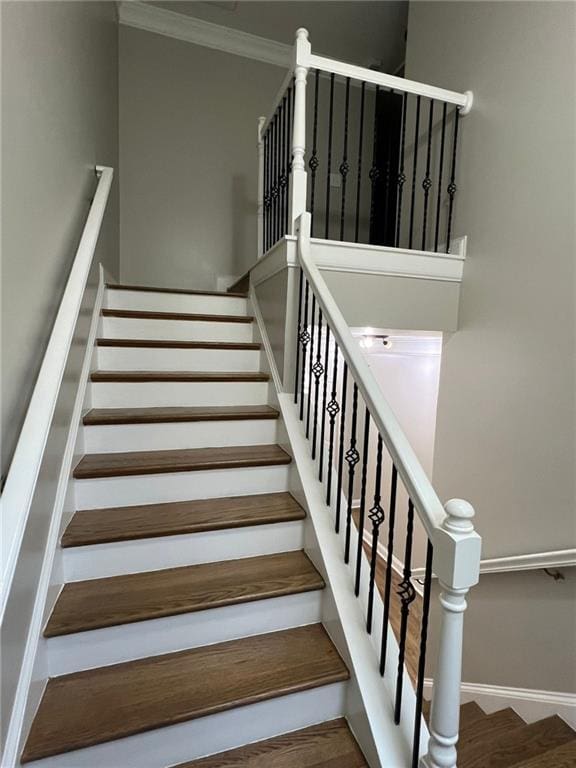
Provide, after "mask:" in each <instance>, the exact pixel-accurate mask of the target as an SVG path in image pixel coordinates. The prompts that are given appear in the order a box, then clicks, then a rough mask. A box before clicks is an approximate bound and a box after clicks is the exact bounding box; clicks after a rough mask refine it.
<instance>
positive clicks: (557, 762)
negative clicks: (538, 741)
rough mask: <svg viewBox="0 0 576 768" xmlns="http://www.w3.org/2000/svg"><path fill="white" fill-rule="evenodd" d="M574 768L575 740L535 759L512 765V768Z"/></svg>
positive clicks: (575, 758)
mask: <svg viewBox="0 0 576 768" xmlns="http://www.w3.org/2000/svg"><path fill="white" fill-rule="evenodd" d="M574 766H576V739H575V740H573V741H569V742H568V743H567V744H563V745H562V746H561V747H556V749H550V750H548V751H547V752H544V753H543V754H542V755H538V756H537V757H531V758H530V759H529V760H524V761H522V762H521V763H514V768H574Z"/></svg>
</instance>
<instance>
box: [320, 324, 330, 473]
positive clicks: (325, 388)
mask: <svg viewBox="0 0 576 768" xmlns="http://www.w3.org/2000/svg"><path fill="white" fill-rule="evenodd" d="M329 350H330V326H329V325H328V323H326V346H325V348H324V385H323V391H322V429H321V430H320V462H319V463H320V467H319V469H318V480H320V482H322V476H323V472H324V436H325V434H326V400H327V397H328V352H329Z"/></svg>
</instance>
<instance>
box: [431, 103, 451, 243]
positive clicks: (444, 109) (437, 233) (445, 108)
mask: <svg viewBox="0 0 576 768" xmlns="http://www.w3.org/2000/svg"><path fill="white" fill-rule="evenodd" d="M447 111H448V104H446V103H444V105H443V107H442V136H441V138H440V164H439V168H438V195H437V199H436V227H435V229H434V250H435V251H438V238H439V237H440V207H441V205H442V172H443V168H444V142H445V138H446V113H447Z"/></svg>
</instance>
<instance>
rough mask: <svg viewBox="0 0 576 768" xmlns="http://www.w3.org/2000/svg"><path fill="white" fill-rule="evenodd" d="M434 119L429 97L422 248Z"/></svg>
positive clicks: (430, 182) (426, 219)
mask: <svg viewBox="0 0 576 768" xmlns="http://www.w3.org/2000/svg"><path fill="white" fill-rule="evenodd" d="M433 119H434V100H433V99H430V110H429V112H428V149H427V152H426V175H425V176H424V180H423V182H422V189H423V190H424V216H423V222H422V250H423V251H425V250H426V228H427V226H428V198H429V196H430V187H431V186H432V179H431V178H430V159H431V155H432V121H433Z"/></svg>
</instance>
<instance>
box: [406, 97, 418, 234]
mask: <svg viewBox="0 0 576 768" xmlns="http://www.w3.org/2000/svg"><path fill="white" fill-rule="evenodd" d="M420 100H421V97H420V96H417V97H416V125H415V128H414V164H413V165H412V197H411V205H410V229H409V232H408V248H412V235H413V232H414V205H415V202H416V174H417V166H418V136H419V133H420Z"/></svg>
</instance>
